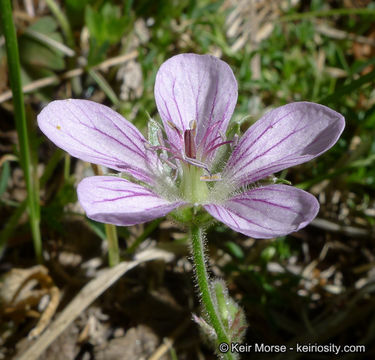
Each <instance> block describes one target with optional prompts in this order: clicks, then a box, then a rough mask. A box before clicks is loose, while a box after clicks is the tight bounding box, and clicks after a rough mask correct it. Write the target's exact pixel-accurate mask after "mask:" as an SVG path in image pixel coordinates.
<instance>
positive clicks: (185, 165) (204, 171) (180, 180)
mask: <svg viewBox="0 0 375 360" xmlns="http://www.w3.org/2000/svg"><path fill="white" fill-rule="evenodd" d="M168 125H169V126H170V127H171V128H172V129H173V130H174V131H175V132H176V134H177V136H178V138H179V139H180V141H181V142H180V144H181V145H180V146H178V144H174V143H172V142H171V141H170V140H169V139H165V138H164V137H163V133H162V130H161V129H160V128H159V131H158V133H157V142H156V144H157V145H156V144H155V143H154V144H152V145H151V144H148V146H147V149H149V150H154V151H157V154H158V158H159V160H160V161H161V164H162V168H163V170H162V176H161V178H162V179H161V180H162V182H163V183H168V187H173V188H174V189H176V190H177V191H178V193H179V195H180V196H181V197H182V198H183V199H185V200H187V201H189V202H191V203H193V204H196V203H198V204H202V203H204V202H206V201H207V199H208V197H209V193H210V189H211V187H210V186H209V182H212V181H219V180H221V176H220V174H212V173H211V171H210V169H209V166H208V164H207V163H205V162H204V161H201V159H200V158H197V157H200V156H199V155H197V145H196V140H195V136H196V121H194V120H193V121H191V122H190V124H189V125H190V126H189V127H190V129H187V130H184V131H182V130H181V129H179V128H178V127H177V126H176V125H175V124H173V123H168ZM216 140H217V139H216V138H215V141H213V142H212V143H213V144H210V145H211V147H209V149H208V151H207V153H210V152H211V151H213V150H215V149H216V148H218V147H219V146H221V145H224V144H228V143H232V141H225V140H222V142H220V143H219V144H217V143H216ZM166 175H167V176H166Z"/></svg>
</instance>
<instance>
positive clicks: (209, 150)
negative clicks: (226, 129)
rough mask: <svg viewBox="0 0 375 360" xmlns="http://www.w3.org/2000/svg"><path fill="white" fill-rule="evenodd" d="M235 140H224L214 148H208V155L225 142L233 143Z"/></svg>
mask: <svg viewBox="0 0 375 360" xmlns="http://www.w3.org/2000/svg"><path fill="white" fill-rule="evenodd" d="M232 142H233V141H232V140H228V141H223V142H221V143H219V144H217V145H215V146H213V147H212V148H210V149H208V150H207V151H206V155H208V154H209V153H210V152H212V151H214V150H215V149H217V148H218V147H220V146H222V145H225V144H231V143H232Z"/></svg>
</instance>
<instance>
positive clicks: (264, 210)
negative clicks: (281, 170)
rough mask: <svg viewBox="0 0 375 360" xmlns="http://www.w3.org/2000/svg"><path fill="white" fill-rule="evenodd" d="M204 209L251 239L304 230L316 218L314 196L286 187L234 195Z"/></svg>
mask: <svg viewBox="0 0 375 360" xmlns="http://www.w3.org/2000/svg"><path fill="white" fill-rule="evenodd" d="M204 207H205V209H206V210H207V211H208V212H209V213H210V214H211V215H212V216H213V217H215V218H216V219H218V220H220V221H221V222H223V223H224V224H226V225H227V226H229V227H230V228H232V229H233V230H235V231H237V232H240V233H242V234H245V235H247V236H251V237H253V238H260V239H268V238H273V237H277V236H282V235H286V234H289V233H291V232H294V231H298V230H299V229H301V228H303V227H305V226H306V225H307V224H309V223H310V222H311V221H312V220H313V219H314V218H315V216H316V215H317V213H318V211H319V203H318V201H317V200H316V199H315V197H314V196H312V195H311V194H309V193H307V192H306V191H303V190H301V189H297V188H295V187H292V186H287V185H269V186H263V187H259V188H255V189H252V190H248V191H246V192H245V193H243V194H240V195H237V196H235V197H233V198H231V199H229V200H227V201H226V202H225V203H223V204H218V205H215V204H209V205H205V206H204Z"/></svg>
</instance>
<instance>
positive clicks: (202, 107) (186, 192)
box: [38, 54, 345, 238]
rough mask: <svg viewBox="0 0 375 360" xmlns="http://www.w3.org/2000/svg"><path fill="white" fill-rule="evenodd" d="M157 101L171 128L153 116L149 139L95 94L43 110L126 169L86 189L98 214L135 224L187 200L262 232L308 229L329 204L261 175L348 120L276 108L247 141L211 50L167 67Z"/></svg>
mask: <svg viewBox="0 0 375 360" xmlns="http://www.w3.org/2000/svg"><path fill="white" fill-rule="evenodd" d="M155 99H156V104H157V108H158V110H159V114H160V116H161V119H162V121H163V124H164V131H165V134H166V136H165V135H163V131H162V127H161V126H160V129H158V128H157V125H156V122H155V121H152V125H153V127H152V129H151V135H152V136H150V139H149V141H147V140H146V139H145V138H144V137H143V135H142V134H141V133H140V132H139V131H138V130H137V129H136V128H135V127H134V126H133V125H132V124H131V123H130V122H128V121H127V120H125V119H124V118H123V117H122V116H121V115H119V114H118V113H116V112H115V111H113V110H111V109H110V108H108V107H106V106H104V105H100V104H97V103H94V102H91V101H87V100H61V101H53V102H51V103H50V104H49V105H48V106H47V107H45V108H44V109H43V111H42V112H41V113H40V115H39V116H38V124H39V127H40V129H41V130H42V131H43V132H44V134H45V135H46V136H47V137H49V138H50V139H51V140H52V141H53V142H54V143H55V144H56V145H57V146H59V147H60V148H62V149H64V150H65V151H67V152H68V153H69V154H71V155H72V156H75V157H78V158H80V159H82V160H85V161H88V162H91V163H94V164H100V165H104V166H107V167H109V168H112V169H115V170H118V171H120V172H122V173H124V174H125V175H126V176H127V178H128V179H129V178H130V179H131V180H132V181H129V180H128V179H125V178H124V177H122V176H121V175H120V176H119V175H114V176H93V177H89V178H86V179H84V180H82V181H81V183H80V184H79V185H78V190H77V191H78V198H79V201H80V203H81V204H82V206H83V208H84V209H85V211H86V213H87V216H88V217H89V218H91V219H94V220H97V221H100V222H105V223H111V224H115V225H125V226H126V225H134V224H139V223H143V222H146V221H149V220H152V219H155V218H158V217H161V216H164V215H166V214H167V213H169V212H170V211H172V210H174V209H176V208H178V207H180V206H184V205H186V204H189V203H190V204H194V205H202V206H203V207H204V208H205V209H206V210H207V211H208V212H209V213H210V214H211V215H212V216H213V217H214V218H216V219H218V220H219V221H221V222H223V223H224V224H226V225H227V226H229V227H230V228H232V229H234V230H236V231H238V232H240V233H243V234H246V235H248V236H251V237H254V238H272V237H276V236H281V235H285V234H288V233H290V232H293V231H297V230H299V229H301V228H302V227H304V226H306V225H307V224H308V223H310V222H311V220H312V219H313V218H314V217H315V216H316V214H317V212H318V210H319V204H318V201H317V200H316V199H315V197H313V196H312V195H310V194H309V193H307V192H305V191H303V190H300V189H297V188H294V187H292V186H287V185H281V184H265V183H264V182H260V180H262V179H264V178H266V177H268V176H270V175H272V174H273V173H275V172H278V171H280V170H283V169H286V168H288V167H290V166H294V165H298V164H301V163H304V162H306V161H309V160H311V159H313V158H315V157H316V156H318V155H320V154H322V153H323V152H325V151H326V150H328V149H329V148H331V147H332V146H333V145H334V144H335V143H336V141H337V139H338V138H339V136H340V134H341V132H342V131H343V129H344V126H345V122H344V118H343V117H342V116H341V115H340V114H339V113H337V112H335V111H333V110H331V109H329V108H327V107H325V106H322V105H318V104H314V103H308V102H297V103H292V104H289V105H285V106H281V107H279V108H277V109H274V110H272V111H270V112H268V113H267V114H266V115H265V116H263V117H262V118H261V119H260V120H258V121H257V122H256V123H255V124H254V125H253V126H252V127H251V128H250V129H249V130H247V131H246V133H245V134H244V135H243V136H242V138H241V139H240V140H239V141H237V139H236V138H234V139H229V140H227V139H226V138H225V135H224V134H225V132H226V130H227V126H228V122H229V120H230V118H231V116H232V113H233V110H234V107H235V105H236V101H237V82H236V79H235V77H234V75H233V72H232V70H231V69H230V67H229V66H228V65H227V64H226V63H225V62H223V61H221V60H219V59H217V58H215V57H213V56H209V55H195V54H182V55H177V56H174V57H172V58H171V59H169V60H168V61H166V62H165V63H164V64H163V65H162V66H161V67H160V69H159V71H158V73H157V76H156V83H155Z"/></svg>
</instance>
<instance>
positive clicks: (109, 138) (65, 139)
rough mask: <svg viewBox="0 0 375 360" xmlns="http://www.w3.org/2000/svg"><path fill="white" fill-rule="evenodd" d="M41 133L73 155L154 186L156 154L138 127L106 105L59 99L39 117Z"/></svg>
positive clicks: (49, 105) (48, 106)
mask: <svg viewBox="0 0 375 360" xmlns="http://www.w3.org/2000/svg"><path fill="white" fill-rule="evenodd" d="M38 125H39V128H40V129H41V130H42V132H43V133H44V134H45V135H46V136H47V137H48V138H49V139H50V140H51V141H52V142H54V143H55V144H56V145H57V146H58V147H60V148H62V149H63V150H65V151H66V152H68V153H69V154H70V155H72V156H74V157H77V158H80V159H82V160H84V161H88V162H91V163H94V164H99V165H104V166H107V167H109V168H112V169H115V170H119V171H123V172H126V173H128V174H130V175H133V176H134V177H135V178H137V179H139V180H142V181H145V182H148V183H152V182H153V180H152V179H153V175H152V169H153V166H154V164H155V162H156V158H155V154H154V153H152V152H150V151H147V150H146V149H145V147H144V143H145V142H146V140H145V138H144V137H143V135H142V134H141V133H140V132H139V131H138V130H137V128H136V127H135V126H134V125H133V124H131V123H130V122H129V121H127V120H126V119H125V118H123V117H122V116H121V115H120V114H118V113H117V112H115V111H114V110H112V109H110V108H109V107H107V106H104V105H101V104H98V103H95V102H93V101H89V100H75V99H68V100H57V101H53V102H51V103H50V104H48V105H47V106H46V107H45V108H44V109H43V110H42V112H41V113H40V114H39V115H38Z"/></svg>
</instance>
